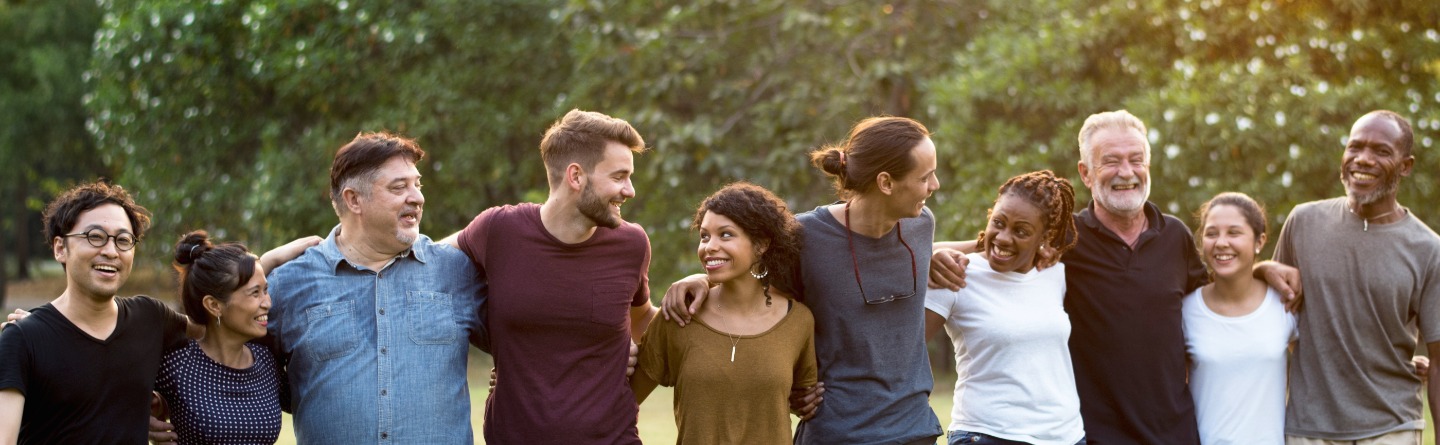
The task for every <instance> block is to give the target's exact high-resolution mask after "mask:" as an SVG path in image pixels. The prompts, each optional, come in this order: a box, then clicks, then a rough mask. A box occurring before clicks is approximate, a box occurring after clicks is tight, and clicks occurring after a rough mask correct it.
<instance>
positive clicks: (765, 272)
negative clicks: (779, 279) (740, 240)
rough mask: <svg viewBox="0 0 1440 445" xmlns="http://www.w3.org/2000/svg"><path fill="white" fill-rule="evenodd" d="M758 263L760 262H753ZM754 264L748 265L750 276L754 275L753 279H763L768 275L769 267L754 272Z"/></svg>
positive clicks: (757, 264)
mask: <svg viewBox="0 0 1440 445" xmlns="http://www.w3.org/2000/svg"><path fill="white" fill-rule="evenodd" d="M759 265H760V263H755V266H759ZM755 266H750V276H752V277H755V279H757V280H763V279H765V277H768V276H770V269H764V270H761V271H760V272H755Z"/></svg>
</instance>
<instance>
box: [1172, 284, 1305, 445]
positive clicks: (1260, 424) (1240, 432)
mask: <svg viewBox="0 0 1440 445" xmlns="http://www.w3.org/2000/svg"><path fill="white" fill-rule="evenodd" d="M1200 291H1201V289H1196V290H1195V292H1193V293H1191V294H1190V295H1188V296H1186V297H1185V300H1184V301H1183V303H1182V307H1183V309H1181V313H1182V314H1183V316H1184V326H1185V352H1186V354H1188V355H1189V356H1190V394H1191V395H1192V396H1193V397H1194V399H1195V418H1196V421H1197V422H1198V423H1199V425H1200V443H1202V444H1204V445H1222V444H1245V445H1251V444H1275V445H1280V444H1283V443H1285V359H1286V348H1287V347H1288V346H1289V345H1290V341H1291V340H1293V339H1294V338H1295V335H1296V331H1295V315H1294V314H1291V313H1289V312H1285V305H1284V304H1283V303H1281V302H1280V295H1279V294H1277V293H1276V292H1275V290H1274V289H1267V290H1266V292H1265V300H1264V301H1261V302H1260V307H1257V308H1255V310H1254V311H1253V312H1251V313H1249V314H1245V315H1242V316H1239V317H1227V316H1224V315H1220V314H1217V313H1215V312H1213V311H1211V310H1210V308H1209V307H1208V306H1206V305H1205V300H1204V299H1203V298H1202V297H1201V296H1200Z"/></svg>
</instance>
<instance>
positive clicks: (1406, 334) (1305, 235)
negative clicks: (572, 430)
mask: <svg viewBox="0 0 1440 445" xmlns="http://www.w3.org/2000/svg"><path fill="white" fill-rule="evenodd" d="M1275 259H1276V260H1277V261H1279V262H1282V263H1285V264H1289V265H1292V266H1295V267H1298V268H1299V269H1300V274H1301V279H1302V280H1303V283H1302V284H1303V285H1304V291H1305V306H1304V309H1303V310H1301V311H1300V314H1299V331H1300V336H1299V338H1300V339H1299V344H1298V345H1297V346H1296V349H1295V353H1294V355H1293V358H1292V360H1291V366H1290V373H1289V374H1290V375H1289V386H1290V403H1289V406H1288V408H1287V409H1286V413H1285V434H1288V435H1295V436H1303V437H1311V438H1317V439H1326V440H1356V439H1363V438H1368V437H1374V436H1378V435H1381V434H1386V433H1389V432H1393V431H1402V430H1419V429H1424V428H1425V420H1424V419H1423V417H1422V405H1421V401H1420V390H1421V388H1422V386H1421V383H1420V379H1419V378H1418V377H1416V376H1415V374H1414V372H1413V365H1412V364H1411V362H1410V356H1411V354H1413V353H1414V352H1415V350H1416V346H1417V341H1418V336H1419V334H1420V333H1423V334H1424V341H1425V342H1426V343H1431V342H1436V341H1440V236H1436V234H1435V232H1434V231H1433V230H1431V229H1430V228H1429V227H1427V226H1426V225H1425V223H1423V222H1421V221H1420V220H1419V219H1417V218H1415V216H1414V215H1410V214H1406V215H1405V217H1404V218H1403V219H1401V220H1400V221H1399V222H1395V223H1391V224H1370V227H1369V231H1365V230H1364V221H1362V220H1361V219H1360V218H1359V217H1357V216H1355V215H1353V214H1351V213H1350V212H1349V209H1348V203H1347V201H1346V199H1345V198H1334V199H1327V200H1324V201H1316V202H1310V203H1305V204H1301V205H1299V206H1296V207H1295V210H1294V211H1292V212H1291V213H1290V217H1289V218H1288V219H1287V220H1286V221H1285V227H1284V228H1283V229H1281V231H1280V239H1279V241H1278V242H1277V243H1276V245H1275ZM827 401H828V400H827Z"/></svg>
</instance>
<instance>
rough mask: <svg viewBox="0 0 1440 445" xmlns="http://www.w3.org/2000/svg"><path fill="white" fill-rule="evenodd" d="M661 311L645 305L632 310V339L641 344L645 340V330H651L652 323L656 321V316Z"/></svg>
mask: <svg viewBox="0 0 1440 445" xmlns="http://www.w3.org/2000/svg"><path fill="white" fill-rule="evenodd" d="M658 313H660V310H659V309H657V308H655V306H651V305H650V304H648V303H647V304H645V305H642V306H634V307H631V308H630V339H631V340H634V341H635V343H640V342H641V341H642V340H643V339H644V338H645V330H646V329H649V328H650V322H651V321H652V320H654V319H655V314H658Z"/></svg>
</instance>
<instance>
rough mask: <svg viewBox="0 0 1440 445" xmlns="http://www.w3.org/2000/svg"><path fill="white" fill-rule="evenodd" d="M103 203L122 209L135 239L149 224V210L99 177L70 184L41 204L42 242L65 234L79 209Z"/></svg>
mask: <svg viewBox="0 0 1440 445" xmlns="http://www.w3.org/2000/svg"><path fill="white" fill-rule="evenodd" d="M105 204H115V205H118V206H120V208H122V209H125V216H126V217H127V218H129V219H130V230H131V231H132V233H133V234H134V235H135V239H136V240H141V239H144V238H145V229H148V228H150V211H149V210H145V208H144V207H141V206H140V204H136V203H135V200H134V199H132V198H130V193H129V192H126V191H125V188H124V187H121V186H118V185H114V184H110V183H107V182H104V181H103V180H101V181H96V182H90V183H85V184H80V185H77V186H75V187H72V188H70V189H69V190H66V191H65V192H64V193H61V194H60V196H58V197H56V198H55V200H54V201H50V204H49V205H46V206H45V213H44V214H43V218H44V221H45V244H46V245H51V244H53V243H54V242H55V238H56V237H61V236H65V234H66V233H68V232H69V231H70V230H71V229H74V228H75V222H76V221H78V220H79V219H80V214H81V213H85V212H87V211H90V210H91V209H94V208H96V207H100V206H102V205H105Z"/></svg>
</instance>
